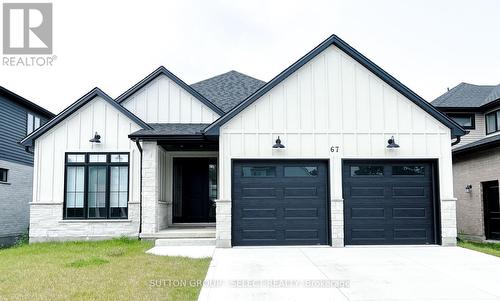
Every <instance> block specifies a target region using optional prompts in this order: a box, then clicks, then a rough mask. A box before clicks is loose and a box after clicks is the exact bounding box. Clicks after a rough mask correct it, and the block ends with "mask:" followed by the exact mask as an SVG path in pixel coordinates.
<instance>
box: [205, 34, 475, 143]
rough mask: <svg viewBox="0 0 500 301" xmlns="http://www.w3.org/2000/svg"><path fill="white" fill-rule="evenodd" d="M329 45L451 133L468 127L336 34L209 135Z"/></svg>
mask: <svg viewBox="0 0 500 301" xmlns="http://www.w3.org/2000/svg"><path fill="white" fill-rule="evenodd" d="M330 45H335V46H336V47H338V48H339V49H340V50H342V51H343V52H344V53H346V54H347V55H349V56H350V57H352V58H353V59H354V60H356V61H357V62H358V63H360V64H361V65H363V66H364V67H365V68H367V69H368V70H370V71H371V72H372V73H374V74H375V75H376V76H378V77H379V78H380V79H382V80H383V81H384V82H385V83H387V84H388V85H389V86H391V87H392V88H394V89H395V90H396V91H398V92H399V93H401V94H402V95H404V96H405V97H406V98H408V99H409V100H411V101H412V102H413V103H415V104H416V105H417V106H419V107H420V108H421V109H423V110H424V111H425V112H427V113H428V114H430V115H431V116H433V117H434V118H436V119H437V120H438V121H440V122H441V123H443V124H444V125H446V126H447V127H449V128H450V129H451V133H452V136H462V135H465V130H464V129H463V128H462V127H461V126H460V125H459V124H457V123H456V122H454V121H453V120H451V119H450V118H448V117H447V116H446V115H445V114H443V113H441V112H440V111H439V110H437V109H436V108H435V107H433V106H432V105H431V104H430V103H428V102H427V101H425V100H424V99H423V98H422V97H420V96H418V95H417V94H416V93H415V92H413V91H412V90H410V89H409V88H408V87H406V86H405V85H403V84H402V83H401V82H399V81H398V80H397V79H395V78H394V77H392V76H391V75H390V74H389V73H387V72H386V71H384V70H383V69H382V68H380V67H379V66H377V65H376V64H375V63H373V62H372V61H370V60H369V59H368V58H366V57H365V56H364V55H362V54H361V53H359V52H358V51H357V50H356V49H354V48H352V47H351V46H350V45H349V44H347V43H346V42H344V41H343V40H342V39H340V38H339V37H337V36H336V35H332V36H330V37H329V38H328V39H326V40H325V41H323V42H322V43H321V44H319V45H318V46H316V48H314V49H313V50H311V51H310V52H309V53H307V54H306V55H305V56H303V57H302V58H300V59H299V60H298V61H296V62H295V63H293V64H292V65H291V66H290V67H288V68H287V69H285V70H284V71H283V72H281V73H280V74H278V75H277V76H276V77H275V78H273V79H272V80H271V81H269V82H268V83H267V84H265V85H264V86H262V87H261V88H260V89H259V90H257V91H256V92H255V93H253V94H252V95H250V96H249V97H247V98H246V99H245V100H244V101H243V102H241V103H240V104H239V105H237V106H236V107H234V108H233V109H232V110H231V111H229V112H228V113H227V114H226V115H224V116H222V117H221V118H219V119H217V120H216V121H215V122H214V123H212V124H211V125H210V126H209V127H207V128H206V129H205V133H206V134H207V135H218V134H219V128H220V126H222V125H223V124H224V123H226V122H227V121H229V120H230V119H231V118H233V117H234V116H236V115H237V114H238V113H239V112H241V111H242V110H243V109H245V108H246V107H248V106H249V105H251V104H252V103H253V102H255V101H256V100H257V99H259V98H260V97H261V96H263V95H264V94H265V93H267V92H268V91H269V90H271V89H272V88H273V87H275V86H276V85H278V84H279V83H281V82H282V81H283V80H284V79H286V78H287V77H288V76H290V75H291V74H293V73H294V72H295V71H297V70H298V69H299V68H300V67H302V66H303V65H305V64H306V63H308V62H309V61H310V60H312V59H313V58H314V57H316V56H317V55H318V54H320V53H321V52H323V50H325V49H327V48H328V47H329V46H330Z"/></svg>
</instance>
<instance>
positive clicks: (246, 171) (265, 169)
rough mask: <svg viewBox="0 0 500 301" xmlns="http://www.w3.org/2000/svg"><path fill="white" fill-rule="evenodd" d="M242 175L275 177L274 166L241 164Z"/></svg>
mask: <svg viewBox="0 0 500 301" xmlns="http://www.w3.org/2000/svg"><path fill="white" fill-rule="evenodd" d="M242 171H243V177H275V176H276V167H272V166H243V167H242Z"/></svg>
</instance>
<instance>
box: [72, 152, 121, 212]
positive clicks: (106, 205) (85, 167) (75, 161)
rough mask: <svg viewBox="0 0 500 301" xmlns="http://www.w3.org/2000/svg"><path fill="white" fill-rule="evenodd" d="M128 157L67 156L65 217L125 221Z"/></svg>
mask: <svg viewBox="0 0 500 301" xmlns="http://www.w3.org/2000/svg"><path fill="white" fill-rule="evenodd" d="M128 166H129V155H128V154H124V153H106V154H103V153H68V154H66V189H65V198H64V218H66V219H112V218H118V219H119V218H127V214H128V206H127V204H128Z"/></svg>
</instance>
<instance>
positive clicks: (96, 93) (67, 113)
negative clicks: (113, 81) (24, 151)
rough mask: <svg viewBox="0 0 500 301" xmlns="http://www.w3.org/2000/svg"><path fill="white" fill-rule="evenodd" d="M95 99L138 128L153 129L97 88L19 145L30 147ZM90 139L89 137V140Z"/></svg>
mask: <svg viewBox="0 0 500 301" xmlns="http://www.w3.org/2000/svg"><path fill="white" fill-rule="evenodd" d="M95 97H101V98H102V99H104V100H105V101H107V102H108V103H109V104H111V105H112V106H113V107H114V108H115V109H117V110H118V111H120V112H121V113H123V114H124V115H125V116H127V117H128V118H130V119H131V120H132V121H134V122H135V123H137V124H138V125H139V126H141V127H142V128H143V129H149V130H152V129H153V128H152V127H151V126H150V125H149V124H147V123H145V122H144V121H142V120H141V119H140V118H139V117H137V116H135V115H134V114H132V113H131V112H130V111H129V110H127V109H125V108H124V107H123V106H122V105H120V104H119V103H117V102H116V101H114V100H113V99H112V98H111V97H110V96H109V95H108V94H106V93H104V92H103V91H102V90H101V89H99V88H97V87H96V88H94V89H92V90H91V91H90V92H88V93H87V94H85V95H84V96H82V97H81V98H80V99H78V100H77V101H75V102H74V103H73V104H71V105H70V106H69V107H67V108H66V109H64V110H63V111H62V112H61V113H59V114H57V116H56V117H54V118H53V119H52V120H50V121H49V122H47V123H45V124H44V125H43V126H41V127H39V128H38V129H37V130H36V131H34V132H33V133H31V134H29V135H28V136H26V137H25V138H24V139H23V140H21V141H20V142H19V143H20V144H22V145H24V146H26V145H32V144H33V141H34V140H35V139H37V138H38V137H40V136H41V135H43V134H44V133H45V132H47V131H48V130H50V129H51V128H53V127H54V126H56V125H57V124H58V123H59V122H61V121H63V120H64V119H66V117H68V116H70V115H71V114H73V113H74V112H75V111H77V110H78V109H80V108H81V107H83V106H84V105H86V104H87V103H88V102H90V101H91V100H92V99H94V98H95ZM90 138H91V137H89V139H90Z"/></svg>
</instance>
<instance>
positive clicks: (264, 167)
mask: <svg viewBox="0 0 500 301" xmlns="http://www.w3.org/2000/svg"><path fill="white" fill-rule="evenodd" d="M327 182H328V168H327V163H326V162H322V161H295V160H294V161H291V160H280V161H268V160H264V161H263V160H258V161H234V162H233V185H232V206H233V207H232V208H233V209H232V210H233V212H232V244H233V245H235V246H257V245H321V244H328V230H327V229H328V214H327V212H328V211H327V194H328V188H327V187H328V186H327Z"/></svg>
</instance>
